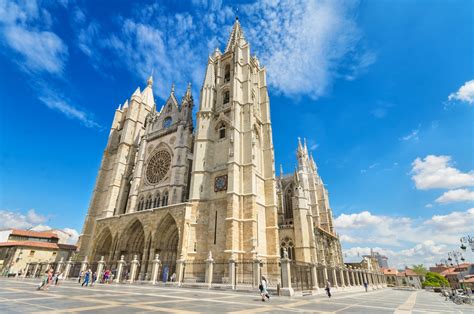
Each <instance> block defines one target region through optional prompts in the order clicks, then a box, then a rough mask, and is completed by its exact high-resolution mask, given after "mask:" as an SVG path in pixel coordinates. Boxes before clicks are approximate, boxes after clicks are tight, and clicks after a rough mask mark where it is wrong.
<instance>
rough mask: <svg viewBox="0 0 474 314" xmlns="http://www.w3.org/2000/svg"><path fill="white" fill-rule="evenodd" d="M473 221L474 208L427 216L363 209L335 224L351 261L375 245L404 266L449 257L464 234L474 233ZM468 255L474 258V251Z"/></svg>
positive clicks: (345, 216)
mask: <svg viewBox="0 0 474 314" xmlns="http://www.w3.org/2000/svg"><path fill="white" fill-rule="evenodd" d="M472 221H474V208H471V209H468V210H466V211H464V212H451V213H448V214H446V215H434V216H432V217H431V218H428V219H412V218H408V217H394V216H383V215H374V214H371V213H370V212H368V211H363V212H361V213H357V214H350V215H348V214H342V215H340V216H339V217H337V218H336V219H335V222H334V223H335V228H336V230H338V232H339V233H340V235H341V236H340V237H341V238H340V239H341V241H342V244H343V246H344V253H345V255H346V256H347V260H348V261H356V260H360V257H361V256H362V255H364V254H368V253H370V248H373V249H374V251H378V252H379V253H381V254H384V255H387V256H388V257H389V263H390V264H391V265H393V266H397V267H403V266H404V265H412V264H420V263H424V264H431V265H432V264H434V263H436V262H439V260H440V259H441V258H443V257H446V254H447V251H448V250H452V249H456V248H457V247H458V246H459V238H460V237H461V236H462V235H463V234H469V233H472V232H474V227H473V226H472ZM355 244H358V246H354V245H355ZM361 245H362V246H361ZM357 253H359V256H357ZM466 254H467V257H469V256H470V255H473V257H474V254H470V253H466Z"/></svg>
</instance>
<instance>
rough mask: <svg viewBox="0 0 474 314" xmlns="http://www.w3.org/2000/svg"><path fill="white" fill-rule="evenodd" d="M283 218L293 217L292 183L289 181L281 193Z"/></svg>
mask: <svg viewBox="0 0 474 314" xmlns="http://www.w3.org/2000/svg"><path fill="white" fill-rule="evenodd" d="M283 203H284V209H285V210H284V216H285V219H293V184H292V183H290V184H288V186H287V187H286V189H285V193H284V194H283Z"/></svg>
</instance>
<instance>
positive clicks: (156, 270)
mask: <svg viewBox="0 0 474 314" xmlns="http://www.w3.org/2000/svg"><path fill="white" fill-rule="evenodd" d="M160 265H161V261H160V254H156V255H155V259H154V260H153V270H152V271H151V284H152V285H154V284H156V282H157V279H158V275H159V274H160Z"/></svg>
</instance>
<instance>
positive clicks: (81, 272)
mask: <svg viewBox="0 0 474 314" xmlns="http://www.w3.org/2000/svg"><path fill="white" fill-rule="evenodd" d="M82 276H84V271H83V270H81V271H80V272H79V278H78V279H77V282H78V283H81V279H82Z"/></svg>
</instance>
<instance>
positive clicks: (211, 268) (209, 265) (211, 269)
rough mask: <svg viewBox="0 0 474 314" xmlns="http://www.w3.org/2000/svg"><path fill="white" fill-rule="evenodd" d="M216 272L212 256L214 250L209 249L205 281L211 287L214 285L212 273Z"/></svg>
mask: <svg viewBox="0 0 474 314" xmlns="http://www.w3.org/2000/svg"><path fill="white" fill-rule="evenodd" d="M213 274H214V259H213V258H212V252H211V251H209V255H208V256H207V260H206V274H205V275H206V278H205V283H207V286H208V287H209V288H210V287H211V286H212V275H213Z"/></svg>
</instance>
